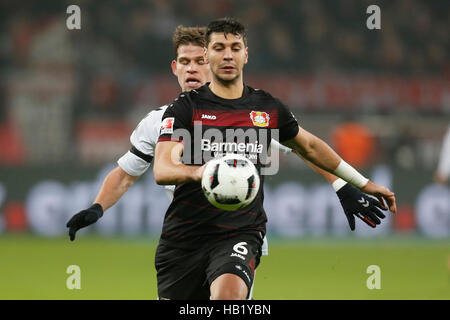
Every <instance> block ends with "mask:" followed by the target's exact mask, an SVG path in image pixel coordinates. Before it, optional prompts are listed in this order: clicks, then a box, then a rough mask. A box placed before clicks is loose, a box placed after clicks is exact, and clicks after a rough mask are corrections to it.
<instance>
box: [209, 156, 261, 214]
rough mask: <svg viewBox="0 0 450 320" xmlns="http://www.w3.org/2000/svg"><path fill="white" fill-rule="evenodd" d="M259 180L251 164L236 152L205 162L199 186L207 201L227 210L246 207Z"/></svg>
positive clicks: (253, 195) (255, 192)
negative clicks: (200, 185)
mask: <svg viewBox="0 0 450 320" xmlns="http://www.w3.org/2000/svg"><path fill="white" fill-rule="evenodd" d="M259 183H260V180H259V174H258V171H257V170H256V167H255V165H254V164H253V163H252V162H251V161H250V160H248V159H247V158H246V157H244V156H242V155H239V154H228V155H226V156H224V157H222V158H218V159H212V160H210V161H208V163H207V164H206V167H205V171H204V172H203V177H202V189H203V193H204V194H205V197H206V198H207V199H208V201H209V202H210V203H211V204H212V205H214V206H215V207H217V208H219V209H222V210H228V211H233V210H237V209H239V208H243V207H245V206H248V205H249V204H250V203H251V202H252V201H253V200H254V199H255V197H256V194H257V193H258V190H259Z"/></svg>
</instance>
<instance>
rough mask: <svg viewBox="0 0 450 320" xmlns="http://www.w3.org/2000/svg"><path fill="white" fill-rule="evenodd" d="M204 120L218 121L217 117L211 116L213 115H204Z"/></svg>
mask: <svg viewBox="0 0 450 320" xmlns="http://www.w3.org/2000/svg"><path fill="white" fill-rule="evenodd" d="M202 119H208V120H216V119H217V117H216V116H215V115H211V114H202Z"/></svg>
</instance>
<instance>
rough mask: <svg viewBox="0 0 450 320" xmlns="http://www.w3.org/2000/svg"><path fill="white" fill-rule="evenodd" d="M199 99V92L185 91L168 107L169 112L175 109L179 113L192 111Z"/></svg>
mask: <svg viewBox="0 0 450 320" xmlns="http://www.w3.org/2000/svg"><path fill="white" fill-rule="evenodd" d="M198 97H199V92H198V91H197V90H191V91H185V92H182V93H180V95H179V96H178V97H177V98H175V100H173V102H172V103H170V104H169V105H168V107H167V109H168V110H170V109H172V108H175V110H177V111H176V112H179V111H182V112H183V111H188V112H190V111H192V108H193V106H194V105H196V104H197V99H198Z"/></svg>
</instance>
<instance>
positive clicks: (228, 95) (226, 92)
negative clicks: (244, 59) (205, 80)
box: [209, 74, 244, 99]
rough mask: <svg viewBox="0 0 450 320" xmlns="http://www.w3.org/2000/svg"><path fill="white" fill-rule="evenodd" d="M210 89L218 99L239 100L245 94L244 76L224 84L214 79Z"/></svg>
mask: <svg viewBox="0 0 450 320" xmlns="http://www.w3.org/2000/svg"><path fill="white" fill-rule="evenodd" d="M209 89H211V91H212V92H213V93H214V94H215V95H216V96H218V97H220V98H223V99H239V98H240V97H242V94H243V92H244V82H243V80H242V74H241V75H240V76H239V77H238V78H236V79H234V81H230V82H224V81H220V80H219V79H217V78H215V77H213V79H212V81H211V83H210V84H209Z"/></svg>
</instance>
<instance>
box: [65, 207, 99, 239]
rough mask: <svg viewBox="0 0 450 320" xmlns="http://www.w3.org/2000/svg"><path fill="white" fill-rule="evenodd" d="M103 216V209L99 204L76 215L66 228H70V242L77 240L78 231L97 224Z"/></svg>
mask: <svg viewBox="0 0 450 320" xmlns="http://www.w3.org/2000/svg"><path fill="white" fill-rule="evenodd" d="M102 216H103V208H102V206H101V205H100V204H98V203H94V204H93V205H92V206H90V207H89V208H87V209H86V210H82V211H80V212H78V213H77V214H75V215H74V216H73V217H72V218H71V219H70V220H69V222H67V224H66V227H67V228H69V236H70V241H73V240H75V233H76V232H77V231H78V230H80V229H81V228H84V227H87V226H88V225H91V224H93V223H95V222H96V221H97V220H98V219H100V218H101V217H102Z"/></svg>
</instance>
